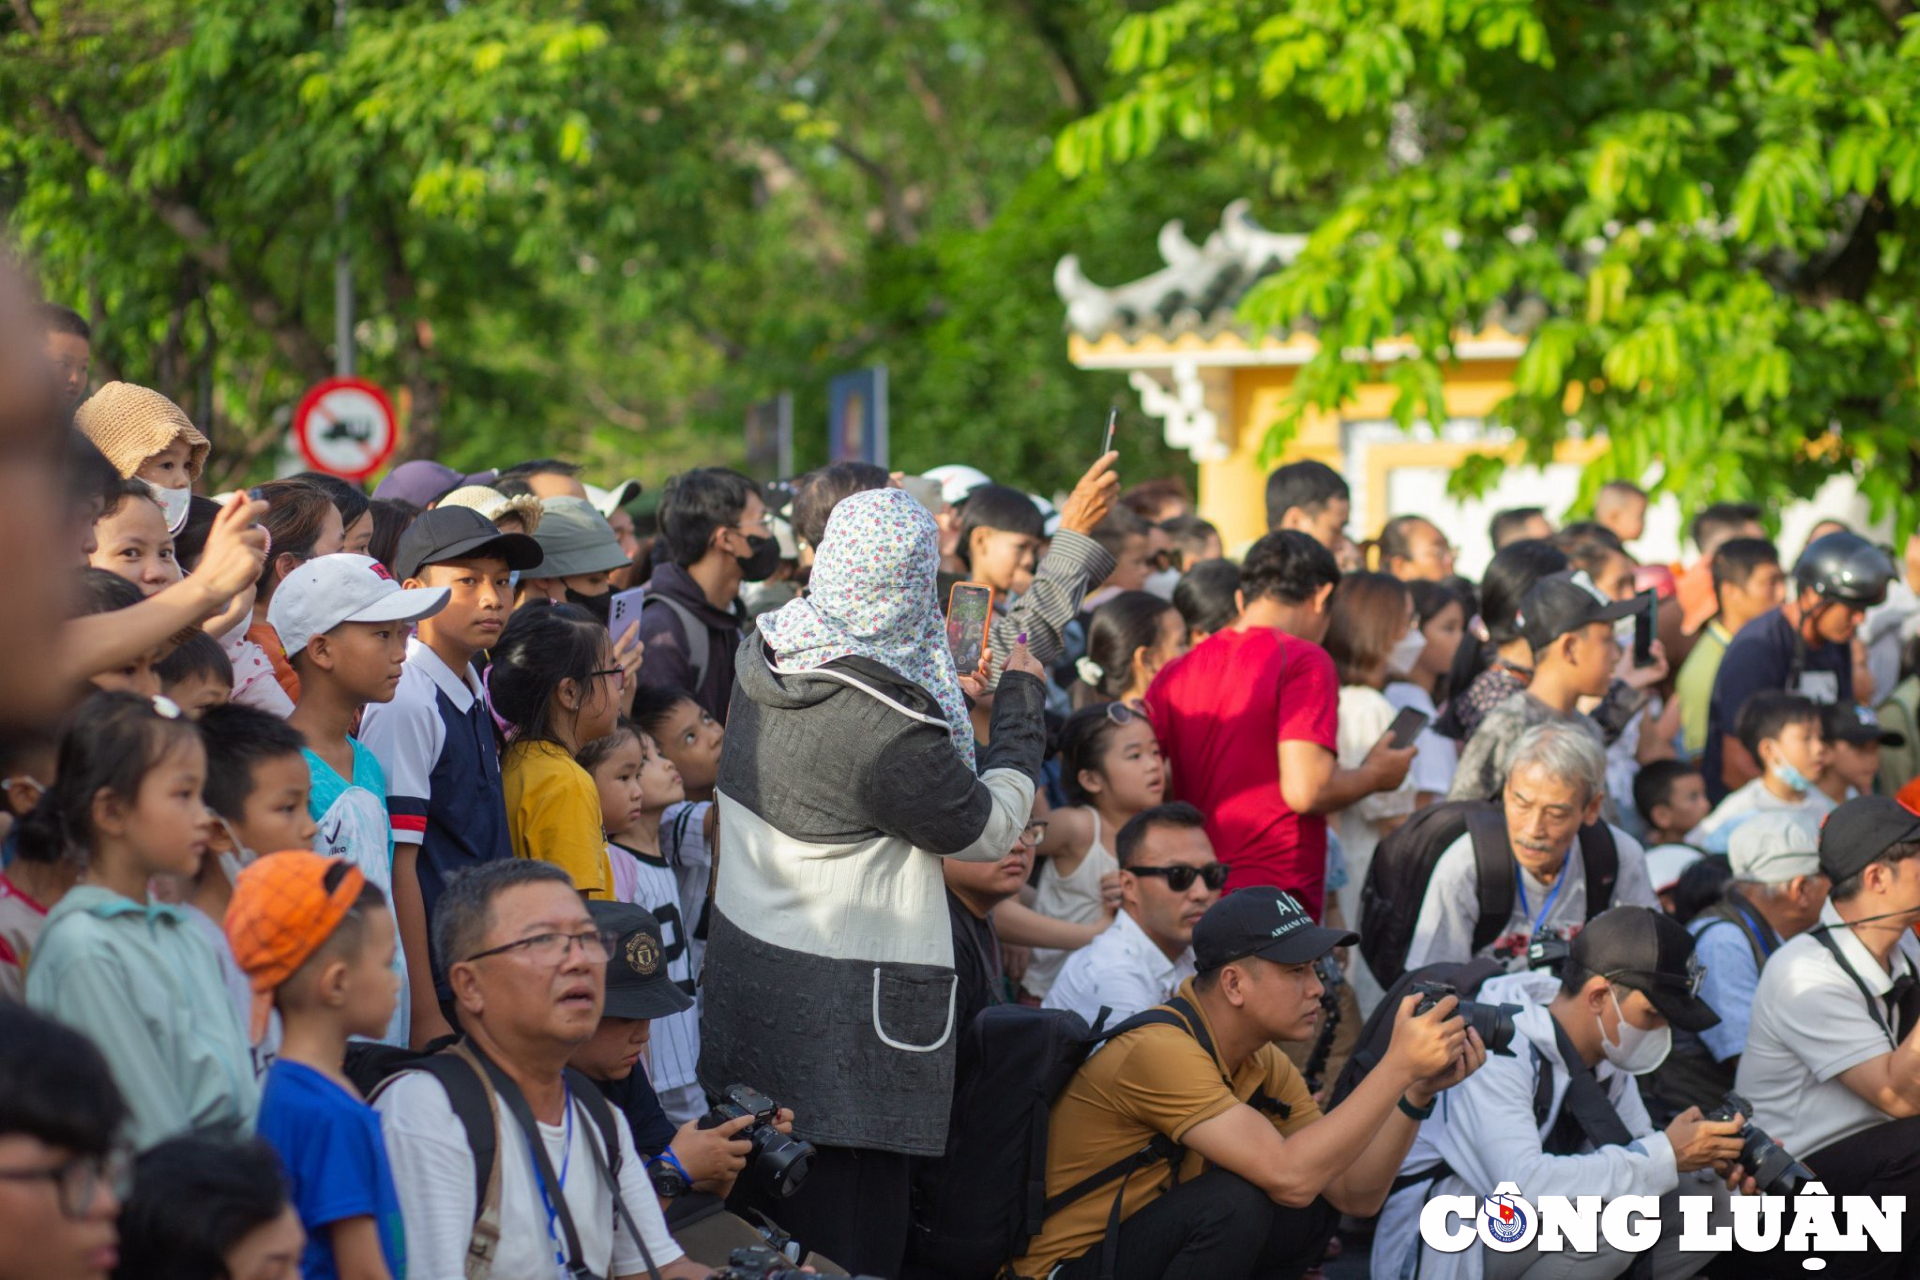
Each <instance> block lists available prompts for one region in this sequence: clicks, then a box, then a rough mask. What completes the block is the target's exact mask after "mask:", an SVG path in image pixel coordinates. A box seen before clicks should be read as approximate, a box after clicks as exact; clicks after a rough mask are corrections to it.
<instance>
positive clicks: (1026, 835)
mask: <svg viewBox="0 0 1920 1280" xmlns="http://www.w3.org/2000/svg"><path fill="white" fill-rule="evenodd" d="M1046 834H1047V824H1046V822H1045V821H1044V820H1042V821H1039V822H1029V823H1028V824H1027V825H1026V826H1025V827H1023V828H1021V830H1020V839H1021V840H1023V841H1025V842H1026V843H1028V844H1039V843H1040V842H1041V841H1042V840H1043V839H1045V838H1046Z"/></svg>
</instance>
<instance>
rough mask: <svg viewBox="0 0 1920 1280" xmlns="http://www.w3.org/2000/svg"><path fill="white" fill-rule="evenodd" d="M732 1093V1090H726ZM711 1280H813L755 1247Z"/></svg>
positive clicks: (733, 1256) (738, 1252)
mask: <svg viewBox="0 0 1920 1280" xmlns="http://www.w3.org/2000/svg"><path fill="white" fill-rule="evenodd" d="M728 1092H732V1090H728ZM713 1280H813V1277H812V1274H811V1273H810V1272H806V1271H802V1270H801V1269H800V1268H799V1267H796V1266H795V1265H793V1263H792V1262H791V1261H790V1260H789V1259H788V1258H787V1255H786V1254H784V1253H781V1252H780V1251H778V1250H777V1249H769V1248H767V1247H766V1246H765V1245H755V1246H753V1247H751V1248H747V1249H735V1250H734V1251H733V1252H732V1253H730V1254H728V1255H727V1265H726V1266H724V1267H722V1268H720V1269H719V1270H718V1271H716V1272H714V1273H713ZM852 1280H876V1278H875V1277H873V1276H854V1277H852Z"/></svg>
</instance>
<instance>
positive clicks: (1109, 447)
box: [1100, 405, 1120, 458]
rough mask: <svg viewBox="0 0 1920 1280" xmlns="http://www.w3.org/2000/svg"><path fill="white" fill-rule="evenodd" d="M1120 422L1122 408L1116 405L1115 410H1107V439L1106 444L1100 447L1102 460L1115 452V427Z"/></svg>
mask: <svg viewBox="0 0 1920 1280" xmlns="http://www.w3.org/2000/svg"><path fill="white" fill-rule="evenodd" d="M1119 421H1120V406H1119V405H1115V406H1114V407H1113V408H1111V409H1109V410H1107V439H1106V442H1105V443H1104V444H1102V445H1101V446H1100V456H1101V457H1102V458H1104V457H1106V456H1107V455H1108V454H1110V453H1112V452H1113V427H1114V424H1115V423H1117V422H1119Z"/></svg>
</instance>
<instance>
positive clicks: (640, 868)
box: [607, 844, 700, 1093]
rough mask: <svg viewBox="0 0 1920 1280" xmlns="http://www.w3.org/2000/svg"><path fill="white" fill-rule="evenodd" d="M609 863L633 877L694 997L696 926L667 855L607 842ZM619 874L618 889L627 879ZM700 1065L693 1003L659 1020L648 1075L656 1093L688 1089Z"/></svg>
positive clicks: (672, 967)
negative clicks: (688, 916)
mask: <svg viewBox="0 0 1920 1280" xmlns="http://www.w3.org/2000/svg"><path fill="white" fill-rule="evenodd" d="M607 860H608V862H609V864H611V865H612V866H614V867H617V868H619V869H620V871H621V872H625V873H628V874H631V875H632V877H633V891H632V893H631V895H628V896H627V899H626V900H627V901H628V902H631V903H633V905H634V906H636V907H645V908H646V909H647V911H648V912H649V913H650V914H651V915H652V916H653V918H654V921H655V922H656V923H657V924H658V925H659V926H660V946H661V956H660V958H661V959H662V960H664V961H665V962H666V966H667V976H668V977H669V978H672V979H673V981H674V983H675V985H677V986H678V987H679V988H680V989H681V990H682V991H684V992H686V993H687V994H688V995H689V996H691V995H693V994H694V988H693V956H692V946H693V937H692V935H693V929H692V927H691V926H690V925H688V924H687V922H686V919H685V917H683V916H682V915H681V914H680V882H679V879H678V877H676V876H675V875H674V873H673V868H672V867H671V866H670V865H668V863H667V862H666V860H665V859H660V860H658V861H656V860H654V859H652V858H649V857H647V856H646V855H645V854H642V853H638V852H636V851H634V850H632V849H629V848H627V847H626V846H625V845H622V844H609V845H608V846H607ZM624 878H625V877H624V875H622V874H616V875H615V876H614V883H615V886H616V889H617V888H618V886H619V884H620V882H621V881H622V880H623V879H624ZM699 1065H700V1010H699V1008H698V1007H696V1006H694V1005H688V1006H687V1007H686V1008H685V1009H682V1010H681V1011H680V1012H679V1013H670V1014H668V1015H667V1016H666V1017H664V1018H655V1019H653V1025H652V1027H651V1028H650V1030H649V1034H648V1038H647V1079H648V1080H650V1081H652V1082H653V1089H654V1092H655V1093H665V1092H667V1090H669V1089H684V1088H685V1087H686V1086H688V1085H690V1084H693V1083H694V1082H695V1081H696V1080H697V1079H698V1075H697V1073H696V1070H695V1069H696V1068H697V1067H698V1066H699Z"/></svg>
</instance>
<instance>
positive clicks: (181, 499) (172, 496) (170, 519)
mask: <svg viewBox="0 0 1920 1280" xmlns="http://www.w3.org/2000/svg"><path fill="white" fill-rule="evenodd" d="M147 489H148V490H149V491H150V492H151V493H152V494H153V500H154V501H155V502H157V503H159V504H160V510H161V512H162V513H163V514H164V515H165V516H166V517H167V532H168V533H179V532H180V531H181V530H182V529H184V528H186V527H187V509H188V508H187V504H188V503H190V502H192V501H193V490H192V489H191V488H187V489H162V488H161V487H160V486H159V485H157V484H150V485H148V486H147Z"/></svg>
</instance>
